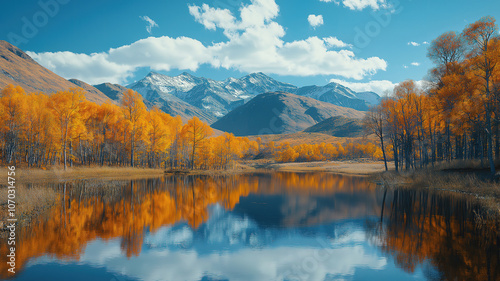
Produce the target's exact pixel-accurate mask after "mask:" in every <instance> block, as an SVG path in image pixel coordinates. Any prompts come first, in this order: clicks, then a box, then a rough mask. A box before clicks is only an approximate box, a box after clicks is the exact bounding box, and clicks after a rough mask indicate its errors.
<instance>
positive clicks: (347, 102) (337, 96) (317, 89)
mask: <svg viewBox="0 0 500 281" xmlns="http://www.w3.org/2000/svg"><path fill="white" fill-rule="evenodd" d="M295 94H296V95H299V96H304V97H309V98H313V99H316V100H319V101H323V102H328V103H332V104H335V105H339V106H343V107H349V108H353V109H356V110H361V111H365V110H368V107H369V106H371V105H375V104H378V101H379V99H380V97H379V96H378V95H377V94H376V93H373V92H363V93H356V92H354V91H353V90H351V89H349V88H347V87H345V86H342V85H340V84H338V83H335V82H332V83H329V84H327V85H325V86H306V87H302V88H300V89H297V91H296V92H295Z"/></svg>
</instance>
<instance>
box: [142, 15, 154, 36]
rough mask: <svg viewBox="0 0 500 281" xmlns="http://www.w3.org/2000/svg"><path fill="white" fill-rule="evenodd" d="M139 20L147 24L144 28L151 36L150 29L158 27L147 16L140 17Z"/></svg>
mask: <svg viewBox="0 0 500 281" xmlns="http://www.w3.org/2000/svg"><path fill="white" fill-rule="evenodd" d="M139 18H141V19H142V20H144V21H146V22H147V23H148V25H147V26H146V30H147V31H148V33H149V34H151V29H152V28H153V27H158V24H157V23H156V22H155V21H154V20H152V19H151V18H150V17H148V16H140V17H139Z"/></svg>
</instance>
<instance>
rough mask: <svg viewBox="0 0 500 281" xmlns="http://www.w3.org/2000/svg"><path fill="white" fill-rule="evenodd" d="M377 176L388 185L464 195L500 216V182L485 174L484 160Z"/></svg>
mask: <svg viewBox="0 0 500 281" xmlns="http://www.w3.org/2000/svg"><path fill="white" fill-rule="evenodd" d="M375 178H377V180H379V181H380V182H382V183H383V184H385V185H388V186H397V187H405V188H417V189H430V190H438V191H445V192H453V193H458V194H463V195H464V196H467V197H468V198H470V199H473V200H475V201H478V202H479V203H480V204H481V205H483V206H484V207H485V208H486V210H488V211H490V213H492V215H493V216H495V217H496V218H500V183H499V182H492V181H490V180H489V179H488V178H487V177H484V174H483V169H482V167H481V165H480V163H477V162H476V161H472V162H461V163H460V162H454V163H448V164H441V165H439V166H436V167H435V168H429V169H423V170H418V171H412V172H402V173H396V172H394V171H391V172H387V173H381V174H379V175H377V176H376V177H375Z"/></svg>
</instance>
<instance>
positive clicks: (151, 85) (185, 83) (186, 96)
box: [127, 72, 297, 118]
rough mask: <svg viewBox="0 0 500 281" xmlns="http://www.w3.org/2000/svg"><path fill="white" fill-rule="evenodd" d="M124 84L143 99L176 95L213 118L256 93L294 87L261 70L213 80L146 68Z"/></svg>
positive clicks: (220, 115)
mask: <svg viewBox="0 0 500 281" xmlns="http://www.w3.org/2000/svg"><path fill="white" fill-rule="evenodd" d="M127 87H128V88H130V89H132V90H135V91H137V92H139V93H140V94H141V95H142V96H143V97H144V98H145V99H146V100H149V101H152V100H158V99H163V100H172V99H175V98H177V99H179V100H182V101H184V102H186V103H188V104H190V105H193V106H195V107H197V108H199V109H201V110H203V111H205V112H207V113H208V114H210V115H211V116H213V117H215V118H220V117H222V116H224V115H226V114H227V113H228V112H229V111H231V110H233V109H234V108H236V107H238V106H240V105H242V104H244V103H245V102H246V101H248V100H250V99H251V98H253V97H255V96H256V95H258V94H262V93H266V92H273V91H288V92H289V91H294V90H295V89H296V88H297V87H295V86H293V85H290V84H286V83H282V82H278V81H276V80H274V79H272V78H271V77H268V76H266V75H265V74H263V73H252V74H249V75H247V76H244V77H242V78H240V79H236V78H228V79H226V80H224V81H216V80H212V79H208V78H202V77H195V76H193V75H191V74H189V73H182V74H180V75H178V76H173V77H172V76H167V75H163V74H159V73H155V72H150V73H149V74H148V75H147V76H146V77H145V78H144V79H142V80H140V81H138V82H136V83H133V84H131V85H129V86H127Z"/></svg>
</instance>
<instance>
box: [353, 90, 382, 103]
mask: <svg viewBox="0 0 500 281" xmlns="http://www.w3.org/2000/svg"><path fill="white" fill-rule="evenodd" d="M356 97H357V98H358V99H362V100H364V101H366V102H367V103H368V104H369V105H377V104H379V103H380V96H379V95H377V94H376V93H374V92H359V93H356Z"/></svg>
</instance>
